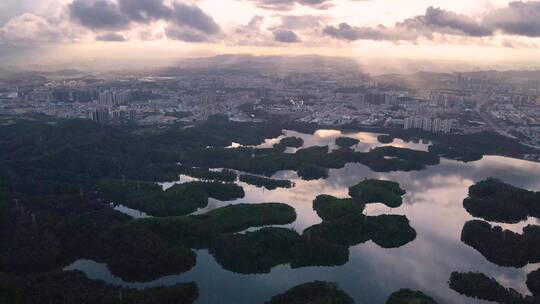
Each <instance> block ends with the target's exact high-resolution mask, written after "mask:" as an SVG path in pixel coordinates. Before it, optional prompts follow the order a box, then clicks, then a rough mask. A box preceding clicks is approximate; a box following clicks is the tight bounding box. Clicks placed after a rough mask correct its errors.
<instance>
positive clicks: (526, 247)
mask: <svg viewBox="0 0 540 304" xmlns="http://www.w3.org/2000/svg"><path fill="white" fill-rule="evenodd" d="M461 240H462V241H463V242H464V243H465V244H467V245H469V246H471V247H473V248H474V249H476V250H478V251H479V252H480V253H481V254H482V255H483V256H485V257H486V259H488V260H489V261H490V262H492V263H495V264H497V265H500V266H512V267H518V268H520V267H523V266H525V265H527V264H529V263H538V262H540V226H536V225H528V226H526V227H525V228H523V233H522V234H519V233H515V232H513V231H510V230H503V229H502V228H501V227H500V226H496V227H492V226H491V225H490V224H489V223H487V222H483V221H479V220H473V221H469V222H467V223H466V224H465V225H464V226H463V231H462V233H461Z"/></svg>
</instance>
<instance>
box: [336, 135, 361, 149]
mask: <svg viewBox="0 0 540 304" xmlns="http://www.w3.org/2000/svg"><path fill="white" fill-rule="evenodd" d="M358 143H360V141H359V140H358V139H356V138H351V137H338V138H336V145H337V146H339V147H341V148H350V147H352V146H354V145H357V144H358Z"/></svg>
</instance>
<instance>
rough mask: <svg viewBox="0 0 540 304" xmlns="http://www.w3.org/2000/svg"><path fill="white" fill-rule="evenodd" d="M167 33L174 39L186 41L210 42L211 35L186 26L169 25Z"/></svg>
mask: <svg viewBox="0 0 540 304" xmlns="http://www.w3.org/2000/svg"><path fill="white" fill-rule="evenodd" d="M165 35H166V36H167V38H169V39H172V40H181V41H185V42H210V41H211V37H210V36H208V35H205V34H204V33H201V32H200V31H194V30H190V29H185V28H175V27H168V28H166V29H165Z"/></svg>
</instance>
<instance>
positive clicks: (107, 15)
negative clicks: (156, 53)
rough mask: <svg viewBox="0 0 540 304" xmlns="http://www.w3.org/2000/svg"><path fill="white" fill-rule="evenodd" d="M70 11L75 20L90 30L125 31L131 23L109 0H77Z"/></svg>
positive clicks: (70, 6)
mask: <svg viewBox="0 0 540 304" xmlns="http://www.w3.org/2000/svg"><path fill="white" fill-rule="evenodd" d="M68 9H69V13H70V15H71V18H72V19H73V20H75V21H77V22H78V23H80V24H81V25H83V26H85V27H87V28H90V29H123V28H127V27H128V25H129V23H130V21H131V20H130V19H129V18H128V17H127V16H126V15H124V14H122V12H120V10H119V8H118V5H117V4H116V3H113V2H110V1H107V0H75V1H73V2H72V3H71V4H69V6H68Z"/></svg>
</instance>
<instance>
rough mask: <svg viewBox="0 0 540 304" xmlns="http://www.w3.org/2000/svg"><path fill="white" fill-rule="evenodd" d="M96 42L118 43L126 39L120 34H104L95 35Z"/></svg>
mask: <svg viewBox="0 0 540 304" xmlns="http://www.w3.org/2000/svg"><path fill="white" fill-rule="evenodd" d="M96 40H97V41H117V42H120V41H126V40H127V39H126V37H124V35H122V34H117V33H105V34H101V35H97V36H96Z"/></svg>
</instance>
